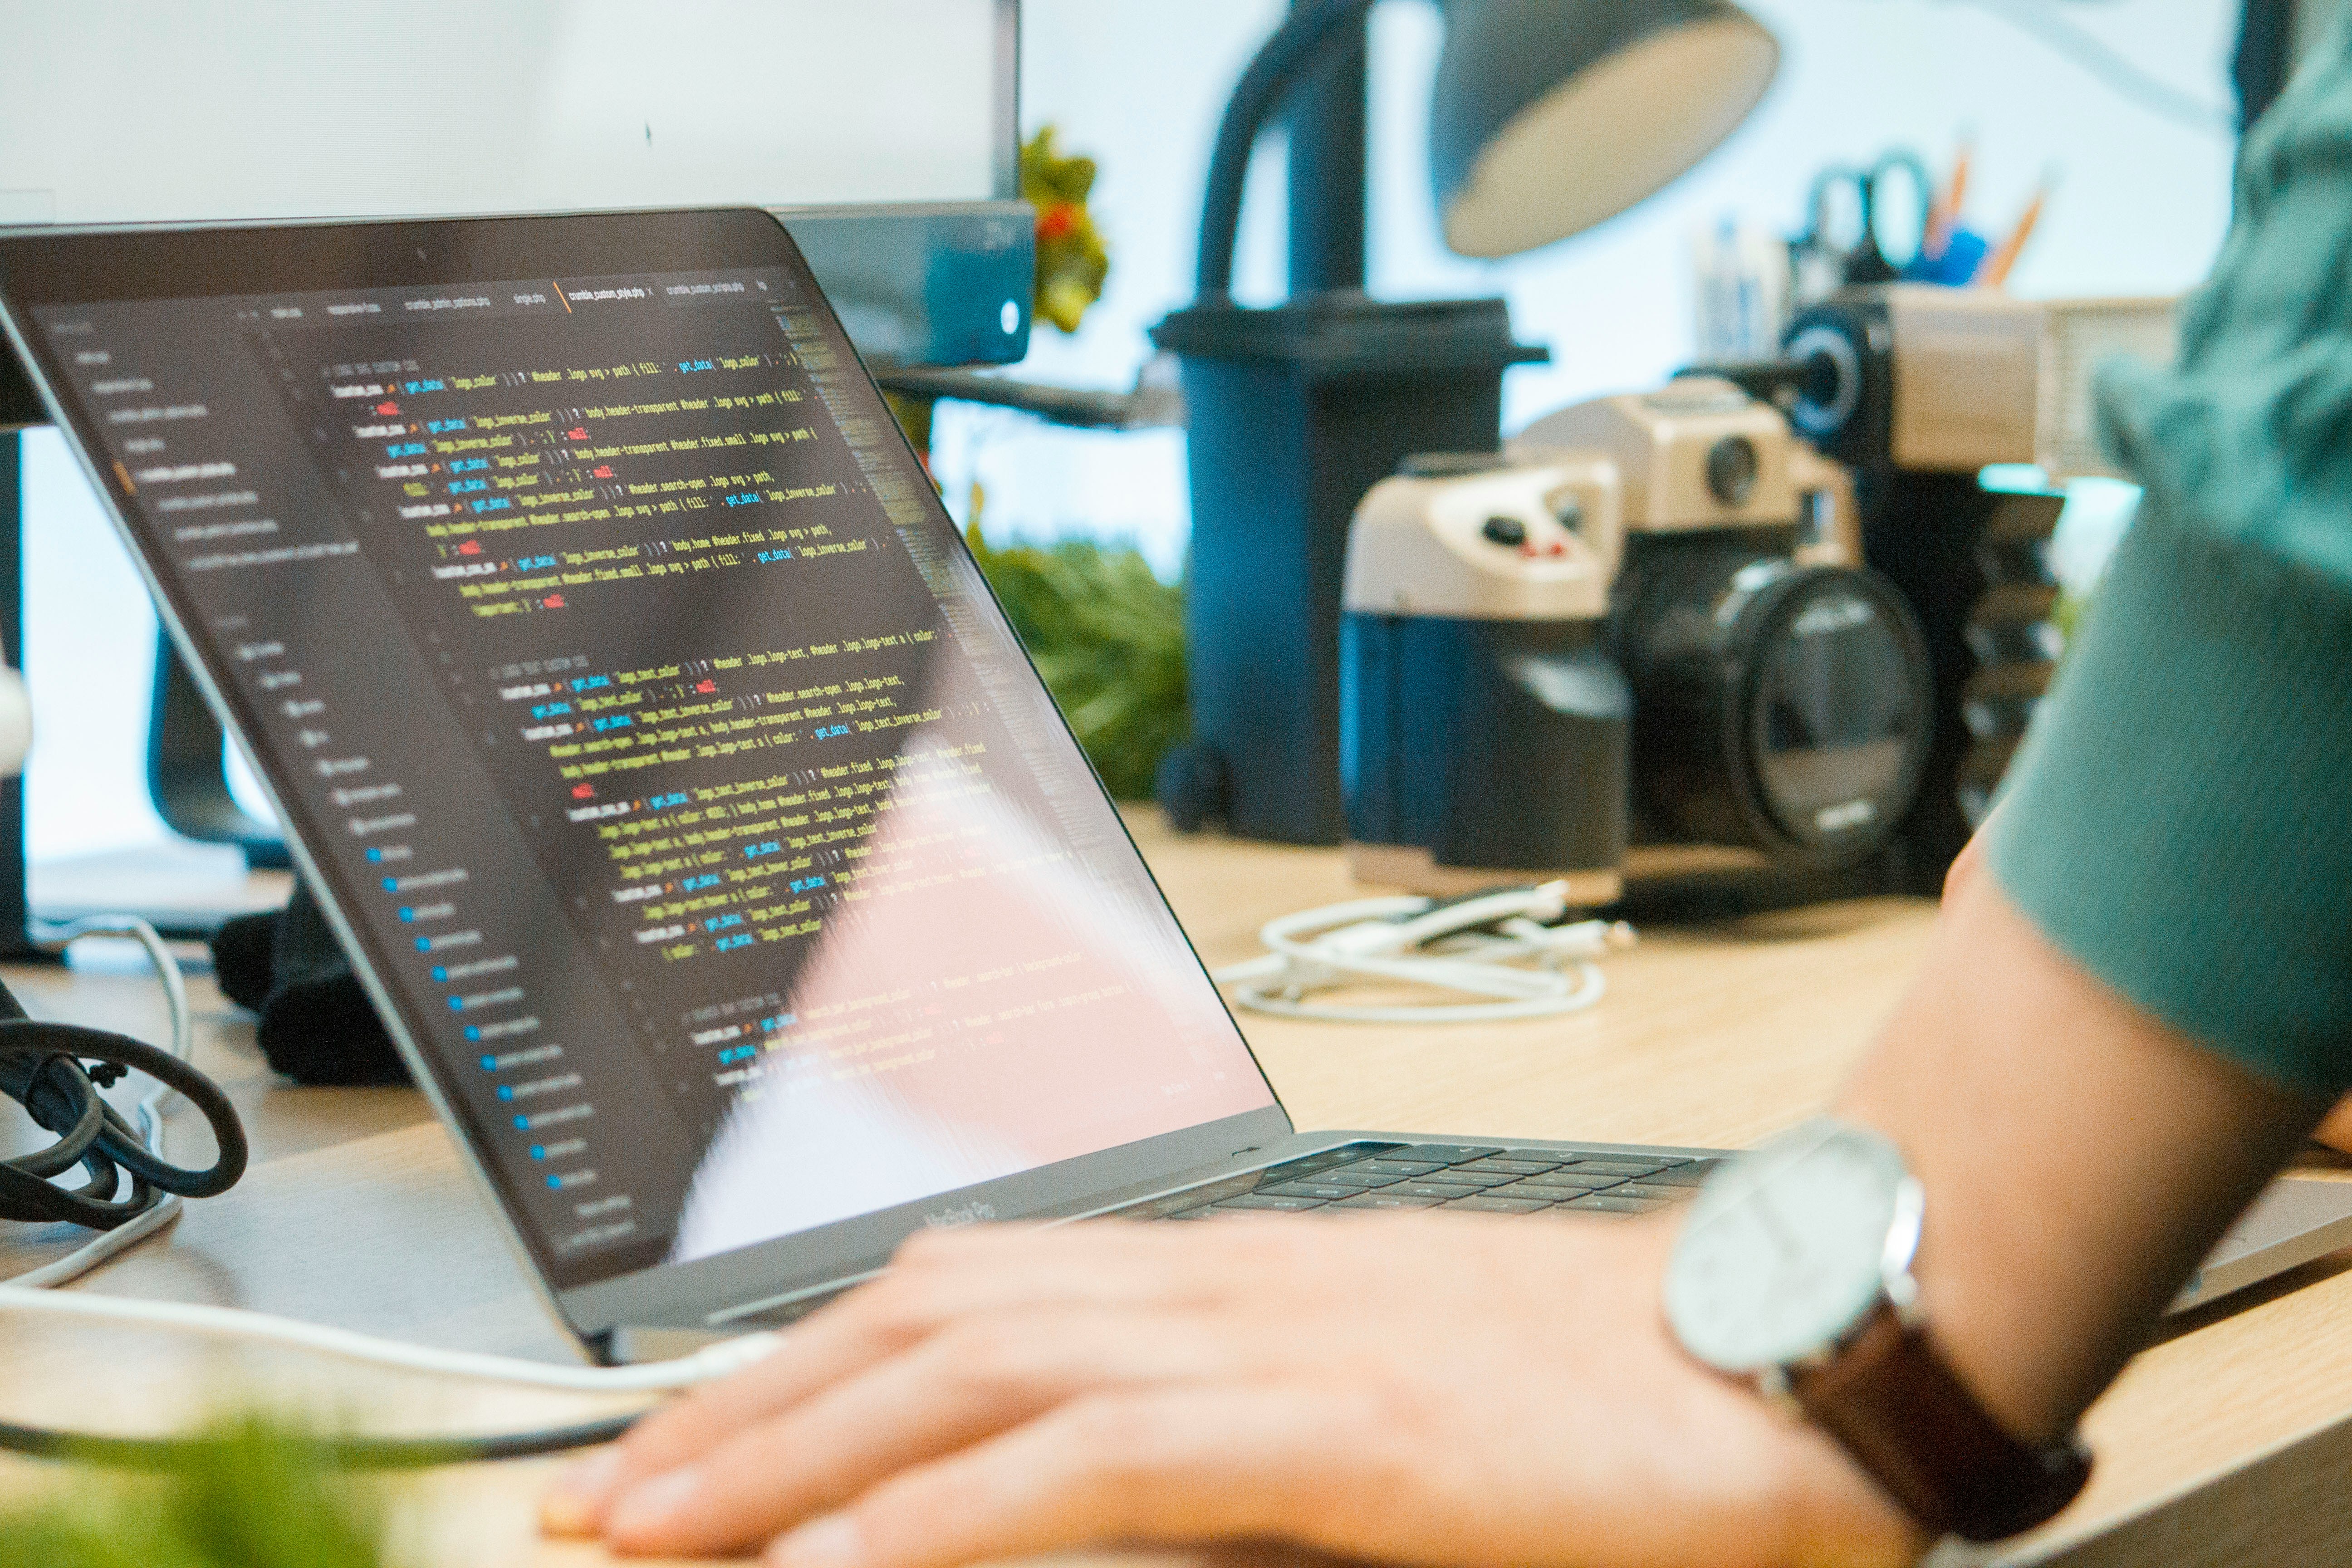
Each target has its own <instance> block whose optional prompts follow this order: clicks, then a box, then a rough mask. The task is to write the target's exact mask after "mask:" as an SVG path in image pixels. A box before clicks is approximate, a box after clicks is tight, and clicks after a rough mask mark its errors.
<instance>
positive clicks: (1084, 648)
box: [967, 529, 1189, 800]
mask: <svg viewBox="0 0 2352 1568" xmlns="http://www.w3.org/2000/svg"><path fill="white" fill-rule="evenodd" d="M967 537H968V538H969V539H970V541H971V552H972V554H973V555H974V556H975V557H976V558H977V559H978V560H979V562H980V568H981V571H982V573H983V574H986V576H987V578H988V582H989V585H990V586H991V587H992V588H994V589H995V590H996V596H997V598H998V600H999V601H1001V602H1002V603H1003V605H1004V613H1005V616H1006V617H1007V618H1008V619H1010V620H1011V621H1012V623H1013V631H1014V632H1015V633H1017V634H1018V635H1019V637H1020V638H1021V642H1022V646H1023V647H1025V648H1027V649H1028V650H1029V658H1030V659H1031V661H1032V662H1034V664H1035V665H1036V666H1037V673H1038V674H1039V675H1041V676H1043V677H1044V678H1045V686H1046V689H1048V690H1050V691H1052V692H1053V694H1054V700H1055V701H1056V702H1057V703H1059V704H1060V705H1061V708H1062V714H1063V717H1064V718H1066V719H1067V720H1068V721H1069V724H1070V729H1071V731H1072V732H1073V733H1074V734H1076V736H1077V738H1078V743H1079V744H1080V745H1081V746H1084V747H1085V748H1086V752H1087V757H1088V758H1089V759H1090V760H1091V761H1092V762H1093V763H1094V765H1095V771H1096V772H1097V773H1100V774H1101V775H1102V780H1103V783H1104V784H1106V785H1107V786H1108V788H1109V790H1110V793H1111V794H1112V795H1114V796H1116V797H1118V799H1120V800H1142V799H1148V798H1149V797H1150V794H1151V783H1152V776H1153V774H1154V773H1156V772H1157V771H1158V770H1159V767H1160V758H1161V757H1162V756H1164V755H1166V754H1167V752H1168V751H1169V750H1170V748H1171V747H1173V746H1174V745H1176V744H1177V742H1181V740H1183V739H1184V736H1185V734H1186V732H1187V731H1188V728H1189V721H1188V720H1187V717H1186V711H1185V684H1184V590H1183V588H1182V586H1181V584H1167V583H1162V582H1161V581H1160V579H1159V577H1158V576H1156V575H1155V574H1153V573H1152V570H1151V566H1150V563H1149V562H1147V561H1145V560H1144V559H1143V556H1142V554H1141V552H1139V551H1137V550H1135V549H1133V548H1132V547H1129V546H1127V545H1120V544H1104V543H1099V542H1095V541H1092V540H1077V539H1072V540H1064V541H1062V542H1059V543H1056V544H1054V545H1051V546H1048V547H1045V548H1042V549H1041V548H1038V547H1036V546H1034V545H1012V546H1008V547H1006V548H1004V549H1001V550H1000V549H997V548H996V547H994V546H992V545H991V544H990V543H989V542H987V541H986V540H985V539H983V538H982V537H981V534H980V531H979V530H977V529H974V530H972V531H971V532H970V533H969V535H968V536H967Z"/></svg>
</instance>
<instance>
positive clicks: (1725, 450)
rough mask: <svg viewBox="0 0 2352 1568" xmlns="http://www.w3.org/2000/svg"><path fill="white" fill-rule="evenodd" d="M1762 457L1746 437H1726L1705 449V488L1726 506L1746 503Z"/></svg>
mask: <svg viewBox="0 0 2352 1568" xmlns="http://www.w3.org/2000/svg"><path fill="white" fill-rule="evenodd" d="M1762 463H1763V460H1762V459H1761V458H1759V457H1757V455H1756V443H1755V442H1753V441H1751V440H1749V439H1748V437H1745V436H1726V437H1724V438H1723V439H1722V440H1720V441H1717V443H1716V444H1715V445H1714V446H1712V447H1708V448H1707V449H1706V488H1707V489H1708V490H1709V491H1710V492H1711V493H1712V494H1713V495H1714V496H1715V499H1716V500H1719V501H1721V502H1722V503H1723V504H1724V505H1726V506H1744V505H1746V504H1747V501H1748V496H1749V495H1750V494H1752V493H1753V492H1754V490H1755V489H1756V475H1757V473H1758V471H1759V469H1760V468H1761V467H1762Z"/></svg>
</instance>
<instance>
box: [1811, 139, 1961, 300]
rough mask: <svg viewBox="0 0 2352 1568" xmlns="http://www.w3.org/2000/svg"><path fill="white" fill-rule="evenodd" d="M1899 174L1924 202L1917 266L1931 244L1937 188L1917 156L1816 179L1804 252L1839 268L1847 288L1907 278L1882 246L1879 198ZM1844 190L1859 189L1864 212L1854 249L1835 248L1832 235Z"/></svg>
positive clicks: (1892, 156)
mask: <svg viewBox="0 0 2352 1568" xmlns="http://www.w3.org/2000/svg"><path fill="white" fill-rule="evenodd" d="M1893 174H1901V175H1902V176H1903V177H1904V178H1905V179H1906V180H1908V181H1909V182H1910V184H1911V189H1912V193H1913V195H1916V197H1917V198H1918V211H1919V220H1918V226H1917V227H1916V230H1915V231H1914V232H1913V234H1912V237H1911V244H1910V247H1909V250H1908V253H1907V254H1906V256H1905V258H1904V264H1905V265H1908V264H1909V263H1910V262H1911V261H1913V260H1916V258H1917V257H1918V255H1919V253H1920V250H1921V248H1922V247H1924V246H1925V245H1926V243H1927V215H1928V214H1929V212H1930V211H1932V210H1933V208H1934V207H1935V205H1936V182H1935V181H1934V179H1933V178H1931V177H1930V176H1929V174H1928V173H1927V164H1926V163H1923V162H1922V161H1921V160H1920V157H1919V155H1918V154H1917V153H1912V152H1908V151H1906V150H1904V149H1901V148H1896V149H1894V150H1891V151H1889V152H1886V153H1881V154H1880V155H1879V159H1878V162H1876V163H1873V164H1871V165H1870V166H1869V167H1868V168H1866V169H1862V168H1855V167H1853V166H1852V165H1849V164H1844V163H1832V164H1831V165H1830V166H1829V167H1828V168H1826V169H1823V170H1822V172H1821V173H1820V174H1815V175H1814V176H1813V184H1812V189H1811V191H1810V192H1809V193H1807V195H1806V197H1805V230H1806V231H1805V235H1804V237H1803V238H1801V239H1800V240H1799V241H1798V242H1797V245H1798V247H1799V248H1800V249H1801V250H1804V251H1807V252H1810V253H1811V255H1813V256H1814V257H1816V258H1821V259H1822V260H1824V261H1829V262H1833V263H1834V264H1835V266H1836V267H1837V268H1838V272H1839V278H1838V281H1839V282H1842V283H1887V282H1892V281H1893V280H1894V279H1895V278H1896V277H1897V276H1898V275H1899V274H1900V272H1901V268H1900V267H1898V266H1897V265H1896V264H1895V263H1894V262H1891V261H1889V260H1887V258H1886V253H1885V251H1884V250H1882V249H1880V248H1879V244H1878V194H1879V187H1880V185H1881V184H1883V183H1884V182H1885V180H1886V179H1887V178H1888V176H1890V175H1893ZM1841 185H1851V186H1852V187H1853V195H1854V201H1855V203H1856V205H1858V206H1859V207H1860V209H1861V215H1862V233H1861V236H1860V237H1859V238H1857V239H1856V240H1855V241H1854V243H1853V245H1852V246H1851V247H1845V248H1843V249H1841V248H1840V247H1837V246H1835V245H1833V244H1832V243H1831V241H1830V238H1829V234H1828V226H1829V216H1830V214H1829V207H1830V198H1831V195H1832V193H1833V192H1834V191H1836V189H1837V188H1838V187H1839V186H1841Z"/></svg>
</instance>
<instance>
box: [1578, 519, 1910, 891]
mask: <svg viewBox="0 0 2352 1568" xmlns="http://www.w3.org/2000/svg"><path fill="white" fill-rule="evenodd" d="M1784 532H1785V531H1780V530H1713V531H1693V532H1689V533H1678V534H1648V535H1641V536H1637V537H1636V538H1634V539H1633V540H1631V541H1629V542H1628V551H1627V560H1626V564H1625V568H1624V572H1623V574H1622V576H1621V578H1620V582H1619V594H1618V596H1617V611H1616V616H1615V622H1616V624H1615V626H1614V628H1613V629H1614V634H1615V635H1614V637H1613V638H1612V640H1613V642H1614V643H1615V647H1616V652H1617V657H1618V659H1619V661H1620V663H1621V664H1622V666H1623V668H1624V670H1625V675H1626V679H1628V681H1629V682H1630V683H1631V685H1632V687H1633V779H1634V787H1635V790H1636V792H1637V795H1638V796H1639V800H1640V804H1641V805H1642V807H1643V813H1644V815H1645V816H1647V817H1648V818H1649V819H1650V820H1651V822H1652V823H1653V824H1654V826H1655V827H1656V828H1657V829H1658V830H1660V831H1662V832H1664V834H1666V835H1668V836H1670V837H1675V838H1681V839H1692V840H1696V841H1700V842H1704V843H1712V844H1728V845H1736V846H1747V847H1754V848H1757V849H1760V850H1762V851H1764V852H1765V853H1767V854H1768V855H1769V856H1771V857H1772V858H1774V859H1775V860H1776V861H1779V862H1780V863H1782V864H1785V865H1790V866H1794V867H1803V868H1833V867H1840V866H1845V865H1851V864H1853V862H1855V861H1857V860H1859V859H1861V858H1864V857H1865V856H1867V855H1869V854H1871V853H1872V852H1874V850H1876V849H1877V848H1879V847H1881V846H1882V845H1884V844H1885V841H1886V839H1887V837H1888V836H1889V834H1891V833H1892V831H1893V830H1894V828H1895V825H1896V824H1897V823H1898V822H1899V821H1900V820H1901V819H1902V817H1903V816H1904V814H1905V813H1906V811H1907V810H1908V809H1909V808H1910V805H1911V802H1912V799H1913V797H1914V796H1915V795H1916V793H1917V791H1918V787H1919V779H1920V773H1921V769H1922V767H1923V765H1924V763H1925V761H1926V756H1927V742H1928V736H1929V731H1930V727H1931V720H1932V714H1933V705H1934V697H1935V694H1934V689H1933V686H1932V684H1931V682H1930V677H1929V671H1928V666H1927V646H1926V642H1925V639H1924V638H1923V637H1922V636H1921V634H1920V631H1919V628H1918V624H1917V618H1916V616H1914V615H1913V614H1912V612H1911V609H1910V607H1909V605H1906V603H1905V602H1904V600H1903V597H1902V595H1901V594H1899V593H1898V592H1897V591H1896V590H1895V587H1894V586H1893V585H1892V584H1889V583H1887V582H1886V581H1885V579H1884V578H1882V577H1880V576H1879V575H1878V574H1876V573H1874V572H1871V571H1869V570H1867V569H1864V568H1855V567H1843V566H1801V565H1799V564H1797V563H1795V562H1794V561H1792V560H1791V559H1790V554H1789V551H1790V546H1791V544H1792V543H1793V540H1792V539H1790V538H1786V537H1782V535H1783V533H1784Z"/></svg>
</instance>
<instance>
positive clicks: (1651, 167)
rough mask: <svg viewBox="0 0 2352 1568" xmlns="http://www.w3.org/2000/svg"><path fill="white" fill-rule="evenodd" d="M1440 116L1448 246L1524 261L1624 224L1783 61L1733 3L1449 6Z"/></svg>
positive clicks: (1458, 2) (1436, 177)
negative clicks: (1605, 224) (1526, 254)
mask: <svg viewBox="0 0 2352 1568" xmlns="http://www.w3.org/2000/svg"><path fill="white" fill-rule="evenodd" d="M1445 11H1446V29H1445V49H1444V54H1443V55H1442V56H1441V57H1440V58H1439V60H1438V65H1437V85H1436V90H1435V94H1434V99H1433V103H1432V105H1431V109H1430V147H1429V151H1430V177H1431V184H1432V185H1433V190H1434V194H1435V195H1436V198H1437V210H1438V213H1439V216H1440V219H1441V221H1442V223H1443V224H1444V231H1445V243H1446V245H1447V246H1448V247H1451V248H1452V249H1453V250H1454V251H1455V252H1456V253H1458V254H1460V255H1463V256H1510V255H1514V254H1516V253H1517V252H1519V251H1522V250H1531V249H1533V248H1534V247H1537V246H1539V245H1548V244H1549V243H1550V242H1551V241H1553V240H1556V239H1565V238H1566V237H1569V236H1570V235H1572V234H1580V233H1582V232H1583V231H1584V230H1586V229H1588V228H1591V226H1593V225H1595V224H1597V223H1600V222H1601V221H1602V220H1603V219H1606V218H1610V217H1613V216H1616V215H1617V214H1619V213H1621V212H1623V211H1624V210H1625V209H1626V208H1627V207H1630V206H1632V205H1633V204H1634V203H1636V202H1638V201H1640V200H1642V199H1643V197H1644V196H1647V195H1650V194H1651V193H1653V192H1654V191H1656V190H1658V189H1659V188H1660V187H1661V186H1664V185H1665V184H1668V183H1669V182H1670V181H1672V180H1673V179H1674V178H1675V176H1676V175H1678V174H1682V173H1683V172H1684V171H1685V170H1686V169H1688V168H1689V167H1691V165H1692V164H1694V163H1697V162H1698V161H1699V160H1700V159H1701V158H1703V157H1705V156H1706V154H1707V153H1709V152H1711V151H1712V150H1713V149H1714V148H1715V146H1716V145H1717V143H1718V142H1721V141H1722V140H1723V139H1724V138H1725V137H1726V136H1728V135H1729V134H1730V133H1731V132H1732V131H1733V129H1734V128H1736V127H1737V126H1738V124H1739V122H1740V121H1742V120H1744V119H1746V118H1747V117H1748V111H1749V110H1753V109H1754V108H1755V107H1756V104H1757V102H1758V100H1760V99H1761V98H1762V97H1763V96H1764V89H1766V88H1767V87H1769V86H1770V85H1771V81H1772V76H1773V72H1774V71H1775V70H1776V69H1777V68H1778V67H1779V65H1780V45H1779V43H1778V42H1777V41H1776V40H1775V39H1774V38H1773V37H1772V35H1771V33H1770V32H1769V30H1767V29H1766V28H1765V27H1764V26H1763V25H1762V24H1761V23H1759V22H1758V21H1757V20H1756V19H1755V18H1754V17H1753V16H1749V15H1748V13H1747V12H1745V11H1742V10H1741V9H1739V7H1738V6H1737V5H1731V4H1729V3H1728V0H1451V3H1449V4H1448V5H1446V7H1445Z"/></svg>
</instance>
